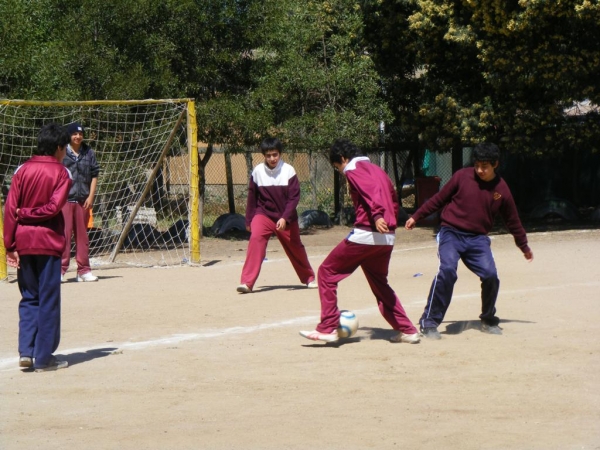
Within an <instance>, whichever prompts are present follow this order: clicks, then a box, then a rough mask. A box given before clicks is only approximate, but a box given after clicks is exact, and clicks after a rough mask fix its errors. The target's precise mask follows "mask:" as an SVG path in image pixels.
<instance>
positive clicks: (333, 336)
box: [300, 330, 339, 342]
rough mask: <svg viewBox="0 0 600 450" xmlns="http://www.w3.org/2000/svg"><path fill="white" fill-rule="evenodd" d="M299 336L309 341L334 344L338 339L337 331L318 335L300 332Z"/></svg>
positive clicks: (315, 331)
mask: <svg viewBox="0 0 600 450" xmlns="http://www.w3.org/2000/svg"><path fill="white" fill-rule="evenodd" d="M300 336H302V337H305V338H306V339H310V340H311V341H323V342H335V341H337V340H338V339H339V337H338V333H337V330H335V331H333V332H332V333H319V332H318V331H317V330H314V331H301V332H300Z"/></svg>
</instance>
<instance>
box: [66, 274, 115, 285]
mask: <svg viewBox="0 0 600 450" xmlns="http://www.w3.org/2000/svg"><path fill="white" fill-rule="evenodd" d="M96 276H97V277H98V281H102V280H110V279H111V278H123V276H122V275H113V276H106V275H96ZM71 283H80V282H78V281H77V275H73V276H72V277H69V278H67V279H66V280H65V281H63V282H62V283H61V284H63V285H65V284H71ZM88 283H90V282H89V281H88ZM92 283H93V282H92Z"/></svg>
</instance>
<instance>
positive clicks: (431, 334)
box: [421, 327, 442, 341]
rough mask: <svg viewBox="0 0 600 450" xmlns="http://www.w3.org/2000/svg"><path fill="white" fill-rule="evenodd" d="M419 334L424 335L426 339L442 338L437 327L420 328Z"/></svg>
mask: <svg viewBox="0 0 600 450" xmlns="http://www.w3.org/2000/svg"><path fill="white" fill-rule="evenodd" d="M421 336H423V337H426V338H427V339H434V340H436V341H437V340H440V339H441V338H442V336H441V335H440V332H439V331H438V329H437V327H425V328H421Z"/></svg>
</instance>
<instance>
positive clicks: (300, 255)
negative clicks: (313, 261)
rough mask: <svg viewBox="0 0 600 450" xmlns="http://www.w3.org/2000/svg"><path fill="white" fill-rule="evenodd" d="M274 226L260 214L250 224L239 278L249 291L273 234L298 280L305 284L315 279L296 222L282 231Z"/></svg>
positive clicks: (256, 277)
mask: <svg viewBox="0 0 600 450" xmlns="http://www.w3.org/2000/svg"><path fill="white" fill-rule="evenodd" d="M275 225H276V224H275V222H273V221H272V220H271V219H269V218H268V217H267V216H263V215H261V214H257V215H255V216H254V218H253V219H252V223H251V224H250V229H251V230H252V232H251V234H250V242H248V251H247V252H246V262H244V268H243V269H242V277H241V281H242V284H245V285H246V286H248V287H249V288H250V289H252V288H253V287H254V283H256V280H257V279H258V275H259V274H260V269H261V266H262V262H263V260H264V259H265V255H266V254H267V244H268V243H269V238H270V237H271V236H272V235H273V233H275V235H276V236H277V239H279V242H280V243H281V246H282V247H283V249H284V250H285V253H286V255H287V256H288V258H289V259H290V262H291V263H292V266H293V267H294V270H295V271H296V274H297V275H298V278H300V282H301V283H302V284H307V283H308V282H310V281H312V280H314V279H315V272H314V271H313V269H312V267H311V266H310V263H309V262H308V256H307V255H306V249H305V248H304V245H302V241H300V228H299V227H298V222H293V223H289V224H288V226H287V227H286V228H285V230H283V231H281V230H277V229H275Z"/></svg>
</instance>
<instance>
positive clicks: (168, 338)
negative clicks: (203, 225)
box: [0, 228, 600, 450]
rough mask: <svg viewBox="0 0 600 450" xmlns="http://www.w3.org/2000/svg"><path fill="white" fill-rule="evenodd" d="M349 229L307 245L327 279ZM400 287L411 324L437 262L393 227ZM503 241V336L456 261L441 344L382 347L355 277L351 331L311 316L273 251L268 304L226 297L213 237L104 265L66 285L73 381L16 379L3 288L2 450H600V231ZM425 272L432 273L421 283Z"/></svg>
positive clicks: (232, 251)
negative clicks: (143, 265) (330, 329)
mask: <svg viewBox="0 0 600 450" xmlns="http://www.w3.org/2000/svg"><path fill="white" fill-rule="evenodd" d="M346 232H347V229H341V228H334V229H332V230H319V231H316V232H314V233H313V234H310V235H306V236H304V237H303V240H304V243H305V245H306V247H307V250H308V254H309V256H310V257H311V262H312V263H313V266H314V268H315V269H316V268H317V267H318V266H319V264H320V262H321V261H322V260H323V258H324V256H325V255H326V254H327V253H328V252H329V250H330V249H331V248H332V247H333V246H334V245H335V244H337V243H338V241H339V240H340V239H341V238H342V237H343V236H344V235H345V234H346ZM397 237H398V239H397V243H396V248H395V253H394V255H393V257H392V263H391V267H390V282H391V285H392V286H393V287H394V289H395V290H396V292H397V293H398V295H399V296H400V298H401V300H402V302H403V304H404V306H405V308H406V310H407V312H408V314H409V317H410V318H411V319H412V320H413V322H415V323H416V322H417V321H418V319H419V317H420V314H421V312H422V310H423V306H424V304H425V297H426V295H427V292H428V290H429V285H430V283H431V279H432V277H433V276H434V274H435V272H436V268H437V258H436V247H435V242H434V239H433V236H432V232H431V230H429V229H418V230H415V231H413V232H408V231H405V230H400V231H398V233H397ZM529 238H530V244H531V247H532V249H533V252H534V256H535V260H534V261H533V263H531V264H529V263H527V262H526V261H525V259H524V258H523V257H522V255H521V253H520V251H519V250H518V249H517V248H516V247H515V245H514V243H513V240H512V237H511V236H506V235H502V236H494V237H493V244H492V246H493V249H494V254H495V257H496V262H497V265H498V269H499V272H500V279H501V289H500V298H499V301H498V305H497V306H498V315H499V317H500V318H501V319H502V321H501V324H500V325H501V327H502V328H503V331H504V334H503V335H502V336H490V335H486V334H483V333H481V332H480V331H479V330H478V328H477V327H478V324H479V322H478V320H477V317H478V315H479V309H480V300H479V280H478V279H477V278H476V277H475V276H474V275H473V274H471V273H470V272H468V271H467V270H466V269H464V267H461V268H460V269H459V280H458V282H457V284H456V288H455V295H454V299H453V302H452V305H451V307H450V309H449V312H448V314H447V316H446V321H445V323H444V324H443V325H442V326H441V327H440V331H442V336H443V339H442V340H440V341H424V342H422V343H421V344H419V345H407V344H391V343H390V342H388V338H389V337H390V336H392V334H393V333H392V332H391V331H390V330H389V328H388V326H387V324H386V323H385V322H384V320H383V319H382V318H381V316H380V315H379V313H378V311H377V308H376V304H375V300H374V298H373V296H372V294H371V293H370V291H369V288H368V285H367V283H366V281H365V279H364V276H363V274H362V273H360V272H357V273H355V274H354V275H353V276H351V277H350V278H348V279H347V280H346V281H345V282H343V283H342V284H341V285H340V289H339V296H340V306H341V307H342V308H344V309H351V310H354V311H356V313H357V314H358V316H359V318H360V325H361V326H360V330H359V332H358V335H357V337H356V338H354V339H351V340H349V341H347V342H345V343H343V344H341V345H323V344H313V343H311V342H310V341H307V340H305V339H303V338H302V337H300V336H299V335H298V331H299V330H302V329H312V328H314V326H315V325H316V323H317V321H318V317H319V301H318V293H317V291H315V290H308V289H305V288H303V287H302V286H299V285H298V280H297V279H296V277H295V275H294V273H293V270H292V269H291V265H290V263H289V262H288V261H287V259H286V258H285V255H284V254H283V251H282V249H281V247H280V246H279V244H278V243H277V241H272V242H271V243H270V246H269V252H268V255H267V258H268V260H267V261H266V262H265V264H264V265H263V270H262V273H261V276H260V278H259V280H258V283H257V292H255V293H253V294H248V295H241V294H237V293H236V292H235V287H236V285H237V284H238V282H239V275H240V271H241V264H242V262H243V259H244V255H245V248H246V242H243V241H242V242H224V241H216V240H208V239H207V240H205V241H204V242H203V244H202V258H203V262H204V264H205V265H204V266H203V267H196V268H193V267H184V268H177V269H111V270H97V271H95V273H96V275H99V276H100V282H98V283H75V282H69V283H66V284H65V285H63V303H62V341H61V345H60V347H59V350H58V352H57V354H59V355H62V356H63V357H64V358H65V359H66V360H68V361H69V363H70V367H69V368H68V369H66V370H60V371H57V372H50V373H41V374H40V373H27V372H21V371H20V370H18V368H17V367H16V366H17V356H18V355H17V346H16V343H17V328H18V314H17V304H18V301H19V294H18V288H17V285H16V282H14V281H13V282H9V283H0V317H2V319H1V322H0V448H1V449H25V448H30V447H35V448H44V449H58V448H70V449H123V450H129V449H132V450H133V449H136V450H137V449H273V450H275V449H277V450H281V449H303V450H304V449H340V450H341V449H344V450H346V449H401V448H406V449H424V448H438V449H461V450H463V449H561V450H562V449H598V448H600V375H599V373H600V339H599V336H600V302H599V300H600V294H599V293H598V292H599V288H600V264H599V255H600V231H598V230H594V231H567V232H555V233H532V234H530V235H529ZM416 274H422V276H415V275H416Z"/></svg>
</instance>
